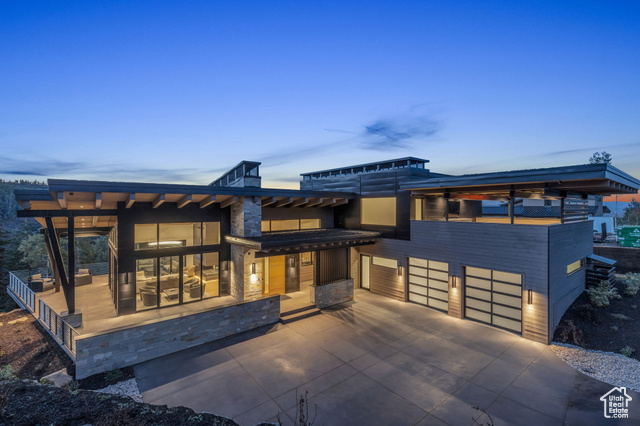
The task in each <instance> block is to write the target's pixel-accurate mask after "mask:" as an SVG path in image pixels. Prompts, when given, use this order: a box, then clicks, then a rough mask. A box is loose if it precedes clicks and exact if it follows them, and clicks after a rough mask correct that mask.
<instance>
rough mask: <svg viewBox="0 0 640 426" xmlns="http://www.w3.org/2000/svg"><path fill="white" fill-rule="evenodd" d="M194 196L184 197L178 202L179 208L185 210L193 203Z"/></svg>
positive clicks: (187, 195)
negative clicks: (184, 208) (185, 207)
mask: <svg viewBox="0 0 640 426" xmlns="http://www.w3.org/2000/svg"><path fill="white" fill-rule="evenodd" d="M192 198H193V196H192V195H191V194H186V195H185V196H184V197H182V198H180V199H179V200H178V203H177V206H178V208H179V209H181V208H183V207H184V206H186V205H187V204H189V203H190V202H191V201H192Z"/></svg>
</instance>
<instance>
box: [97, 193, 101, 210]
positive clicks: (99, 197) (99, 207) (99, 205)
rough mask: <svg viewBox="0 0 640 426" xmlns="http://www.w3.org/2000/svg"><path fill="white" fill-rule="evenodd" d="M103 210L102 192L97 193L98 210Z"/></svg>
mask: <svg viewBox="0 0 640 426" xmlns="http://www.w3.org/2000/svg"><path fill="white" fill-rule="evenodd" d="M101 208H102V192H96V210H100V209H101Z"/></svg>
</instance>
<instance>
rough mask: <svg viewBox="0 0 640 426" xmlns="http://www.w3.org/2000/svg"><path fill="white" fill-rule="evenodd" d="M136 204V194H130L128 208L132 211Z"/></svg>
mask: <svg viewBox="0 0 640 426" xmlns="http://www.w3.org/2000/svg"><path fill="white" fill-rule="evenodd" d="M135 202H136V194H129V199H128V200H127V208H128V209H130V208H131V206H132V205H133V203H135Z"/></svg>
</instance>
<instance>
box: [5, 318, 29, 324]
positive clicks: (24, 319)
mask: <svg viewBox="0 0 640 426" xmlns="http://www.w3.org/2000/svg"><path fill="white" fill-rule="evenodd" d="M26 320H27V317H20V318H18V319H14V320H13V321H9V322H7V324H11V325H13V324H16V323H19V322H25V321H26Z"/></svg>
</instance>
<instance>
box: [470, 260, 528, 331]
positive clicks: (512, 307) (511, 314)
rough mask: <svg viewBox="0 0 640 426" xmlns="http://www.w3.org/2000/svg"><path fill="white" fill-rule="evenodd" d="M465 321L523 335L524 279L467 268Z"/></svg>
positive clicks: (515, 275) (517, 276)
mask: <svg viewBox="0 0 640 426" xmlns="http://www.w3.org/2000/svg"><path fill="white" fill-rule="evenodd" d="M464 301H465V317H467V318H471V319H474V320H476V321H480V322H484V323H486V324H491V325H494V326H497V327H501V328H505V329H507V330H511V331H516V332H518V333H521V332H522V275H519V274H511V273H508V272H500V271H494V270H491V269H480V268H471V267H466V268H465V298H464Z"/></svg>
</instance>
